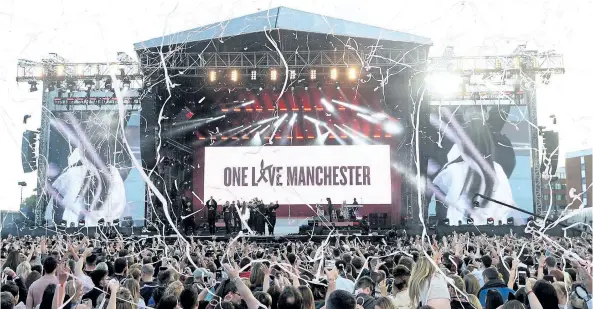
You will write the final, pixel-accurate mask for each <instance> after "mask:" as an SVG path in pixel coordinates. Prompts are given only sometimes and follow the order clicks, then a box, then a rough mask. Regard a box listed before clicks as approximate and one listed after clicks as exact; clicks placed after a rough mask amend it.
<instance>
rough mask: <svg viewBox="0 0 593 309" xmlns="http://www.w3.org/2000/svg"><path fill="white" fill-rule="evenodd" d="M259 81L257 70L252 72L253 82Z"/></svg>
mask: <svg viewBox="0 0 593 309" xmlns="http://www.w3.org/2000/svg"><path fill="white" fill-rule="evenodd" d="M256 79H257V71H256V70H252V71H251V80H256Z"/></svg>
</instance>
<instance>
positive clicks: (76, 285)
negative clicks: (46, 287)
mask: <svg viewBox="0 0 593 309" xmlns="http://www.w3.org/2000/svg"><path fill="white" fill-rule="evenodd" d="M80 290H82V282H80V281H78V280H70V281H68V282H66V295H68V296H70V297H73V298H72V301H74V302H77V303H79V302H80V300H81V299H82V294H81V295H80V296H79V295H78V293H76V292H77V291H80Z"/></svg>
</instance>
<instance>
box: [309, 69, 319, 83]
mask: <svg viewBox="0 0 593 309" xmlns="http://www.w3.org/2000/svg"><path fill="white" fill-rule="evenodd" d="M309 78H310V79H311V80H315V79H317V70H315V69H311V70H309Z"/></svg>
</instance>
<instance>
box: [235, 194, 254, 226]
mask: <svg viewBox="0 0 593 309" xmlns="http://www.w3.org/2000/svg"><path fill="white" fill-rule="evenodd" d="M238 203H239V202H238V201H237V204H238ZM250 215H251V213H250V211H249V207H247V203H246V202H245V201H243V206H241V213H240V214H239V216H240V219H239V220H240V221H241V225H240V226H241V227H242V228H241V229H242V230H244V231H247V227H248V226H249V225H248V222H250V220H251V217H250ZM250 228H251V227H250Z"/></svg>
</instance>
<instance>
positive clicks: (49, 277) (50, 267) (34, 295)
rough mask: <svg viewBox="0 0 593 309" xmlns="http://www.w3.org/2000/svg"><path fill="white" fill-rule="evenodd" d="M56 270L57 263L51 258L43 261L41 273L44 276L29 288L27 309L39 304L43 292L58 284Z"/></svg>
mask: <svg viewBox="0 0 593 309" xmlns="http://www.w3.org/2000/svg"><path fill="white" fill-rule="evenodd" d="M57 268H58V261H57V260H56V259H55V258H54V257H53V256H48V257H46V258H45V260H44V261H43V271H44V272H45V275H43V277H41V278H39V279H37V280H36V281H35V282H33V284H31V286H30V287H29V292H28V295H27V309H33V308H35V306H37V305H39V304H40V303H41V298H42V297H43V291H45V288H46V287H47V286H48V285H50V284H58V283H59V282H58V277H56V269H57Z"/></svg>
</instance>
